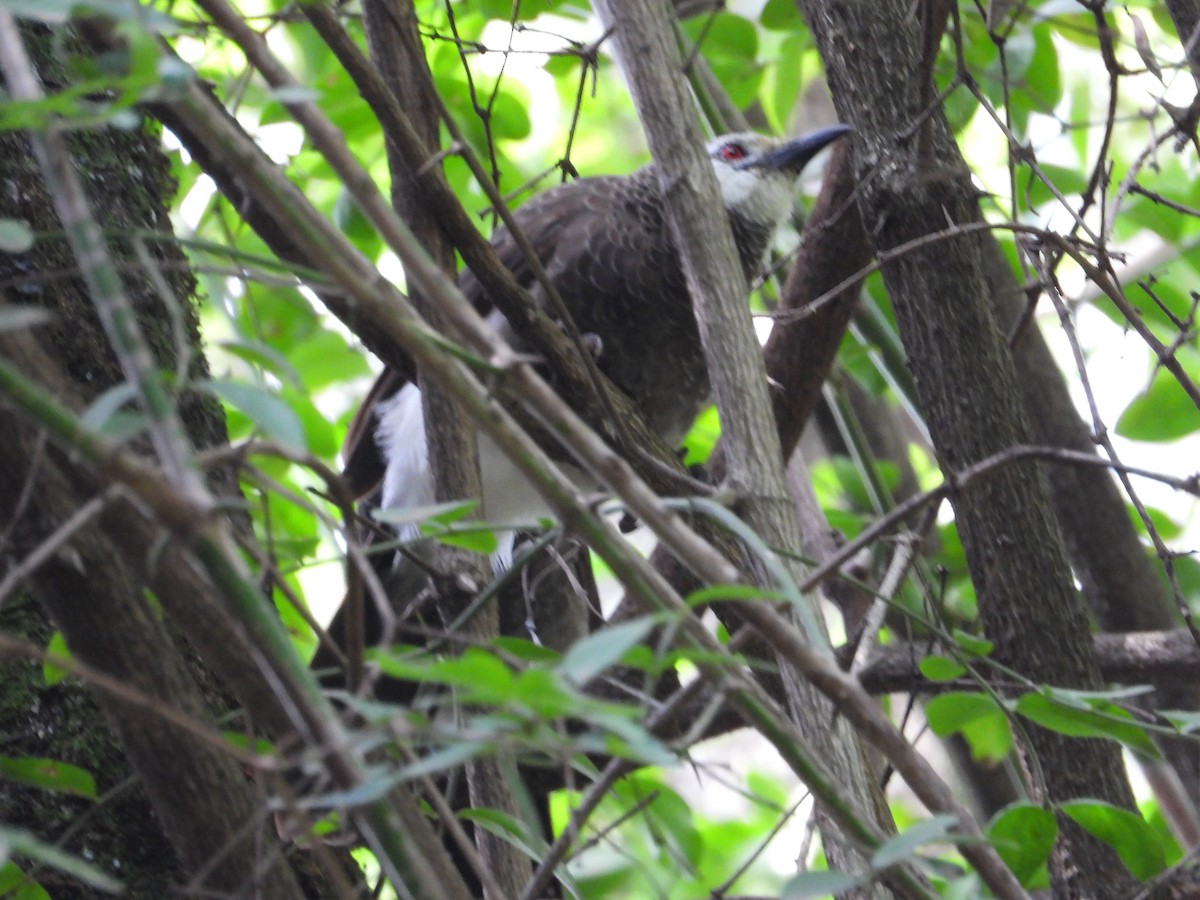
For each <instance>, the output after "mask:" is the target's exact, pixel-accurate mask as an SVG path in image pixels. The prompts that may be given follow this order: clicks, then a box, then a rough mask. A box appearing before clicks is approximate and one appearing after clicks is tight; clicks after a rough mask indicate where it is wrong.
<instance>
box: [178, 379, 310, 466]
mask: <svg viewBox="0 0 1200 900" xmlns="http://www.w3.org/2000/svg"><path fill="white" fill-rule="evenodd" d="M197 384H198V385H200V386H202V387H205V388H207V389H208V390H210V391H212V392H213V393H214V394H216V395H217V396H218V397H220V398H221V399H222V400H224V401H225V402H226V403H228V404H229V405H230V406H232V407H234V408H235V409H237V410H238V411H239V412H241V413H242V414H243V415H244V416H246V418H248V419H249V420H250V421H251V422H253V423H254V424H255V426H257V427H258V428H259V429H260V430H261V431H262V432H263V433H264V434H266V435H267V436H268V437H271V438H273V439H275V440H277V441H279V442H280V443H281V444H286V445H287V446H289V447H295V448H296V449H298V450H305V449H307V444H306V442H305V440H304V428H303V426H302V425H301V424H300V418H299V417H298V416H297V415H296V413H295V412H293V411H292V408H291V407H290V406H288V405H287V404H286V403H284V402H283V401H282V400H280V399H279V397H277V396H275V394H273V393H271V392H270V391H268V390H266V389H265V388H261V387H259V386H258V385H256V384H250V383H248V382H245V381H230V380H228V379H220V380H218V379H209V380H206V381H203V382H197Z"/></svg>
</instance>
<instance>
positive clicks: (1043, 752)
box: [800, 0, 1133, 896]
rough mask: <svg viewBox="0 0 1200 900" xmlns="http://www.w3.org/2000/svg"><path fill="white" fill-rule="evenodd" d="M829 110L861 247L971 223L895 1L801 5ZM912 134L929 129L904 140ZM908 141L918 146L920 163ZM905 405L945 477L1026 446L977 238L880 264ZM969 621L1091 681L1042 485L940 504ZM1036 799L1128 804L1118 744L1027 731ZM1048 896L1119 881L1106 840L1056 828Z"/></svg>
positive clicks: (1029, 481)
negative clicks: (848, 168)
mask: <svg viewBox="0 0 1200 900" xmlns="http://www.w3.org/2000/svg"><path fill="white" fill-rule="evenodd" d="M800 6H801V8H802V11H803V12H804V13H805V15H806V18H807V20H808V23H809V26H810V27H811V29H812V31H813V34H814V37H815V38H816V41H817V46H818V49H819V51H820V53H821V57H822V59H823V60H824V63H825V67H826V72H827V75H828V78H829V83H830V89H831V92H832V94H833V99H834V104H835V106H836V107H837V108H838V111H839V113H840V115H841V117H842V119H843V121H845V122H847V123H848V124H850V125H852V126H854V128H855V129H856V134H855V136H854V149H855V159H856V172H857V175H858V178H859V188H860V189H859V206H860V209H861V211H862V214H863V220H864V223H865V225H866V228H867V232H868V234H870V235H871V236H872V239H873V241H874V243H875V248H876V251H877V254H883V253H889V252H892V251H895V250H896V248H899V247H902V246H903V245H905V244H907V243H908V242H911V241H914V240H916V239H918V238H921V237H923V236H925V235H928V234H930V233H934V232H941V231H944V230H945V229H947V227H950V228H953V227H955V226H968V225H971V224H973V223H976V222H978V221H980V212H979V208H978V202H977V199H976V194H975V189H974V187H973V186H972V184H971V179H970V174H969V172H968V170H967V168H966V165H965V163H964V162H963V160H962V157H961V155H960V153H959V151H958V148H957V146H956V145H955V144H954V140H953V136H952V135H951V133H950V131H949V128H948V126H947V124H946V122H945V119H944V117H943V116H942V115H941V114H940V112H939V111H936V110H935V111H934V112H933V113H932V114H930V115H929V117H928V119H926V120H924V121H922V113H923V112H924V110H923V109H922V106H921V102H922V97H923V96H925V95H926V92H925V91H923V87H924V85H923V83H922V82H923V77H924V76H923V67H922V65H921V64H920V61H919V60H918V58H917V49H918V47H919V46H920V41H919V38H918V34H917V29H916V21H915V19H914V18H913V17H912V16H911V14H910V7H909V6H908V5H907V4H905V3H904V2H902V0H882V2H869V3H868V2H853V0H807V2H802V3H801V4H800ZM922 129H929V131H928V133H927V134H926V135H925V138H927V139H928V140H925V139H920V138H919V136H920V132H921V130H922ZM922 146H928V147H929V148H930V150H931V152H930V153H929V155H928V156H924V155H923V154H922V153H921V152H920V148H921V147H922ZM883 277H884V283H885V285H886V286H887V289H888V293H889V295H890V296H891V299H892V304H893V308H894V310H895V313H896V317H897V321H898V324H899V328H900V335H901V338H902V340H903V342H904V346H905V349H906V352H907V354H908V358H909V362H910V365H911V367H912V370H913V374H914V378H915V381H916V389H917V398H918V402H919V404H920V406H921V409H922V413H923V415H924V417H925V420H926V422H927V424H928V427H929V430H930V434H931V437H932V439H933V443H934V446H935V449H936V452H937V454H938V458H939V461H940V463H941V465H942V468H943V470H944V471H945V472H946V475H947V477H948V478H953V474H954V472H956V471H958V470H960V469H962V468H963V467H965V466H968V465H970V464H972V463H975V462H977V461H979V460H981V459H984V458H986V457H989V456H991V455H993V454H995V453H997V452H999V451H1002V450H1004V449H1005V448H1007V447H1011V446H1013V445H1016V444H1020V443H1024V442H1026V441H1027V440H1028V435H1029V426H1028V423H1027V420H1026V417H1025V413H1024V409H1023V406H1022V403H1021V399H1020V388H1019V386H1018V382H1017V378H1016V372H1015V368H1014V365H1013V360H1012V357H1011V355H1010V353H1009V351H1008V348H1007V346H1006V344H1005V342H1004V336H1003V334H1002V332H1001V331H1000V329H999V328H998V327H997V325H996V322H995V320H994V318H993V315H992V312H991V310H990V307H989V305H988V304H989V300H988V285H987V281H986V275H985V267H984V259H983V246H982V241H981V240H980V239H979V238H978V237H977V236H970V235H962V236H959V237H957V238H955V239H954V240H953V241H952V242H949V243H947V242H942V243H939V244H937V245H935V246H932V247H929V246H927V247H925V248H922V249H913V250H910V251H908V252H904V253H902V254H900V255H898V256H895V257H894V259H893V261H889V262H888V263H887V264H886V265H885V266H884V267H883ZM952 503H953V505H954V508H955V513H956V520H957V523H958V529H959V533H960V535H961V538H962V543H963V547H964V549H965V551H966V555H967V563H968V566H969V568H970V572H971V576H972V579H973V581H974V584H975V588H976V592H977V597H978V602H979V610H980V617H981V620H982V624H983V626H984V631H985V633H986V634H987V636H988V637H989V638H990V639H991V640H992V641H994V642H995V644H996V650H995V655H996V658H997V659H998V660H1000V661H1002V662H1004V663H1006V664H1008V665H1010V666H1012V667H1014V668H1016V669H1017V670H1018V671H1020V672H1021V673H1022V674H1023V675H1025V676H1027V677H1029V678H1031V679H1032V680H1034V681H1036V682H1049V683H1053V684H1059V685H1065V686H1071V687H1081V688H1096V687H1099V686H1100V684H1101V681H1100V675H1099V669H1098V667H1097V664H1096V660H1095V657H1094V655H1093V653H1092V649H1091V644H1090V640H1089V637H1088V629H1089V620H1088V615H1087V610H1086V608H1085V606H1084V604H1083V603H1082V600H1081V598H1080V597H1079V596H1078V595H1077V593H1076V592H1075V590H1074V588H1073V585H1072V581H1071V572H1070V568H1069V565H1068V563H1067V557H1066V551H1065V549H1064V546H1063V541H1062V538H1061V536H1060V535H1059V532H1058V530H1057V529H1056V527H1055V524H1054V522H1053V519H1052V515H1051V505H1050V501H1049V495H1048V490H1047V488H1046V485H1045V482H1044V480H1043V478H1042V477H1041V475H1040V473H1038V472H1037V470H1036V469H1034V468H1033V467H1013V468H1008V469H1005V470H1004V471H1003V472H1001V473H998V474H997V476H996V477H995V478H989V479H986V481H984V482H980V483H978V484H974V485H972V486H971V488H970V489H969V490H965V491H962V492H959V493H958V494H956V495H954V496H953V498H952ZM1028 733H1029V737H1030V741H1029V746H1028V747H1027V748H1025V750H1026V752H1027V753H1029V754H1032V755H1033V756H1035V757H1036V759H1037V763H1038V766H1039V767H1040V771H1041V773H1042V775H1043V777H1044V784H1033V785H1032V787H1033V789H1034V791H1035V795H1036V794H1040V793H1042V792H1043V791H1044V794H1045V797H1046V799H1047V800H1050V801H1061V800H1068V799H1073V798H1078V797H1097V798H1100V799H1103V800H1107V801H1109V802H1112V803H1116V804H1118V805H1121V806H1125V807H1132V803H1133V798H1132V793H1131V791H1130V788H1129V785H1128V782H1127V780H1126V778H1125V774H1124V770H1123V767H1122V763H1121V757H1120V752H1119V749H1118V748H1117V747H1116V746H1115V745H1114V744H1111V743H1105V742H1100V741H1095V740H1079V739H1070V738H1066V737H1064V736H1062V735H1058V734H1054V733H1051V732H1048V731H1043V730H1040V729H1036V728H1030V729H1029V732H1028ZM1052 871H1053V878H1054V880H1055V887H1056V890H1057V891H1058V892H1059V894H1060V895H1061V896H1100V895H1104V894H1105V893H1106V892H1110V891H1112V890H1113V889H1114V887H1115V886H1118V885H1122V884H1130V883H1132V879H1131V878H1130V876H1129V873H1128V872H1127V871H1126V870H1125V868H1124V867H1123V866H1122V865H1121V863H1120V862H1119V860H1118V859H1117V857H1116V856H1115V854H1114V853H1113V852H1112V851H1111V850H1110V849H1108V848H1107V847H1105V846H1103V845H1101V844H1099V843H1098V842H1096V841H1094V840H1092V839H1090V838H1088V837H1086V836H1085V835H1084V834H1082V832H1081V831H1080V830H1078V829H1075V828H1071V827H1070V826H1067V827H1065V828H1064V829H1063V838H1062V840H1060V845H1059V848H1058V850H1057V851H1056V854H1055V856H1054V858H1053V859H1052Z"/></svg>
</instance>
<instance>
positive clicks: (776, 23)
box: [758, 0, 804, 31]
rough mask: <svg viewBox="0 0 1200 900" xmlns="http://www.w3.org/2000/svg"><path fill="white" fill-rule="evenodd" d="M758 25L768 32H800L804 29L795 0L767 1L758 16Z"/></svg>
mask: <svg viewBox="0 0 1200 900" xmlns="http://www.w3.org/2000/svg"><path fill="white" fill-rule="evenodd" d="M758 24H760V25H761V26H762V27H763V28H766V29H767V30H768V31H800V30H802V29H803V28H804V20H803V19H802V18H800V11H799V10H797V9H796V3H795V0H767V4H766V6H764V7H763V8H762V12H761V13H759V14H758Z"/></svg>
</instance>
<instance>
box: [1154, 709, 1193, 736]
mask: <svg viewBox="0 0 1200 900" xmlns="http://www.w3.org/2000/svg"><path fill="white" fill-rule="evenodd" d="M1158 714H1159V715H1160V716H1162V717H1163V718H1164V719H1166V720H1167V721H1168V722H1170V723H1171V724H1172V725H1174V726H1175V727H1176V728H1178V729H1179V733H1180V734H1191V733H1192V732H1194V731H1200V712H1188V711H1185V710H1179V709H1169V710H1158Z"/></svg>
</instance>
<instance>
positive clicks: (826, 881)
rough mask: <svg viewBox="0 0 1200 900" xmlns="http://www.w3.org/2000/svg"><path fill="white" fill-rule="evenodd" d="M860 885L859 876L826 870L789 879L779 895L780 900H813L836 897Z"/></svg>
mask: <svg viewBox="0 0 1200 900" xmlns="http://www.w3.org/2000/svg"><path fill="white" fill-rule="evenodd" d="M861 883H862V878H861V877H860V876H855V875H848V874H847V873H845V872H838V871H836V870H834V869H828V870H824V871H819V872H801V873H800V874H799V875H797V876H795V877H794V878H789V879H788V882H787V884H785V885H784V886H783V891H782V893H781V894H780V898H781V900H814V898H817V897H836V896H837V895H839V894H841V893H842V892H844V891H849V890H852V889H853V888H856V887H858V885H860V884H861Z"/></svg>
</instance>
